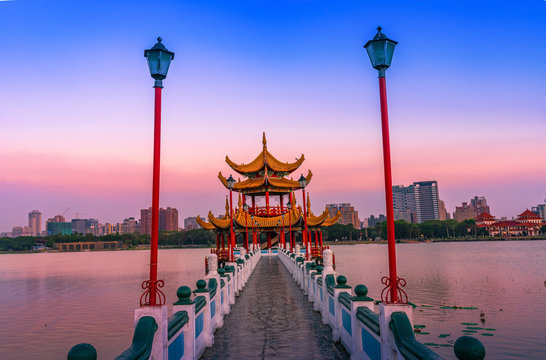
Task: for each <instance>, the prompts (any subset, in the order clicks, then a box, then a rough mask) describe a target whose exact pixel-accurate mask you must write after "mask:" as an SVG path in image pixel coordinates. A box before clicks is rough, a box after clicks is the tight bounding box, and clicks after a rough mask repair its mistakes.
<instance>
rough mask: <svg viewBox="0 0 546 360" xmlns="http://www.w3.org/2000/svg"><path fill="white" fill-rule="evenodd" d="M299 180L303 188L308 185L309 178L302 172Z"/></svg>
mask: <svg viewBox="0 0 546 360" xmlns="http://www.w3.org/2000/svg"><path fill="white" fill-rule="evenodd" d="M298 182H299V183H300V186H301V187H302V188H305V187H306V186H307V179H306V178H305V176H303V174H301V176H300V178H299V180H298Z"/></svg>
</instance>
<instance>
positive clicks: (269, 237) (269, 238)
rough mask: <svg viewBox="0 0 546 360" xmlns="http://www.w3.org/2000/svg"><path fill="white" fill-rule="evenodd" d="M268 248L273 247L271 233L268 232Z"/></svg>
mask: <svg viewBox="0 0 546 360" xmlns="http://www.w3.org/2000/svg"><path fill="white" fill-rule="evenodd" d="M267 249H268V250H269V249H271V233H270V232H268V233H267Z"/></svg>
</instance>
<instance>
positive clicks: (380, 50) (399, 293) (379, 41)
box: [364, 27, 407, 304]
mask: <svg viewBox="0 0 546 360" xmlns="http://www.w3.org/2000/svg"><path fill="white" fill-rule="evenodd" d="M396 44H398V43H397V42H396V41H393V40H391V39H389V38H388V37H387V36H386V35H385V34H383V33H382V32H381V27H378V28H377V34H376V35H375V36H374V38H373V39H372V40H370V41H368V42H367V43H366V45H364V48H365V49H366V51H367V52H368V56H369V57H370V61H371V62H372V66H373V68H374V69H376V70H377V71H378V73H379V97H380V101H381V129H382V135H383V169H384V172H385V202H386V211H387V243H388V250H389V277H386V276H385V277H383V279H381V281H382V283H383V284H385V289H383V292H382V293H381V298H382V300H383V302H385V303H391V304H397V303H407V296H406V293H405V292H404V290H402V289H401V288H400V286H404V285H405V283H406V281H405V280H404V279H401V278H399V277H398V276H397V274H396V249H395V236H394V214H393V200H392V173H391V153H390V141H389V116H388V110H387V86H386V82H385V70H387V69H388V68H389V66H391V61H392V55H393V53H394V47H395V46H396Z"/></svg>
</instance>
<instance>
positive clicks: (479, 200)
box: [470, 196, 491, 215]
mask: <svg viewBox="0 0 546 360" xmlns="http://www.w3.org/2000/svg"><path fill="white" fill-rule="evenodd" d="M470 205H471V206H472V207H473V208H474V209H476V213H477V214H478V215H480V214H481V213H483V212H486V213H488V214H491V209H489V205H487V200H486V199H485V196H474V199H470Z"/></svg>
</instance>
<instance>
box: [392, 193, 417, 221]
mask: <svg viewBox="0 0 546 360" xmlns="http://www.w3.org/2000/svg"><path fill="white" fill-rule="evenodd" d="M392 204H393V212H394V220H405V221H406V222H409V223H416V222H417V211H416V209H415V190H414V187H413V185H410V186H401V185H395V186H393V187H392Z"/></svg>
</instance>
